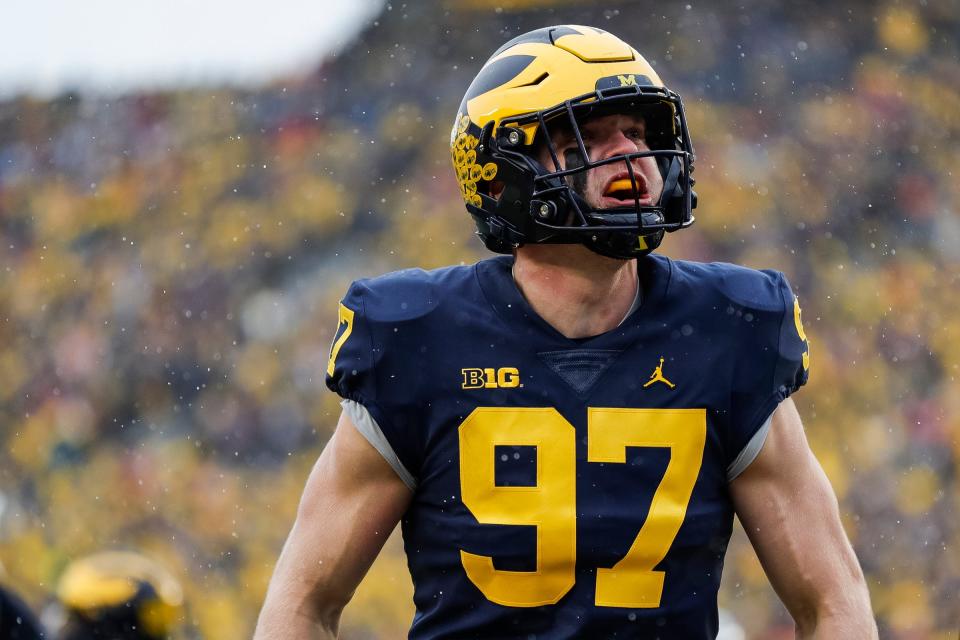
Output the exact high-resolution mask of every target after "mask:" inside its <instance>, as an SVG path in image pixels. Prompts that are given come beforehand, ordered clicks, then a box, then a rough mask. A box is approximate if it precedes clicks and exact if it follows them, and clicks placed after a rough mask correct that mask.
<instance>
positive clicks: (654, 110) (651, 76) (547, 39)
mask: <svg viewBox="0 0 960 640" xmlns="http://www.w3.org/2000/svg"><path fill="white" fill-rule="evenodd" d="M610 113H629V114H635V115H638V116H641V117H642V118H643V119H644V122H645V125H646V131H647V145H648V146H649V150H644V151H638V152H636V153H629V154H622V155H616V156H613V157H609V158H598V159H591V158H590V157H589V154H588V150H587V148H586V147H585V145H584V143H583V137H582V135H581V133H580V124H582V123H583V121H584V120H585V119H587V118H590V117H597V116H603V115H606V114H610ZM558 130H564V131H568V132H572V134H573V136H574V137H575V138H576V142H577V149H578V153H577V154H576V158H577V159H576V160H575V161H573V162H571V161H570V158H569V157H568V162H567V166H566V169H563V168H562V167H561V164H560V161H559V158H558V155H557V150H556V148H555V145H554V144H553V142H552V140H551V132H552V131H558ZM544 145H545V146H544ZM542 149H545V150H546V151H548V152H549V157H550V158H551V159H552V162H551V163H550V164H552V166H551V167H550V168H549V169H548V168H547V167H546V166H544V165H543V164H541V163H540V162H539V161H538V160H537V157H538V155H539V153H538V151H539V150H542ZM450 152H451V154H452V156H453V165H454V169H455V171H456V174H457V181H458V182H459V184H460V193H461V195H462V196H463V199H464V202H465V203H466V206H467V211H468V212H469V213H470V215H471V216H473V219H474V221H475V222H476V225H477V232H478V235H479V236H480V238H481V239H482V240H483V242H484V244H485V245H486V246H487V248H488V249H490V250H491V251H495V252H497V253H510V252H511V251H512V250H513V249H514V248H515V247H517V246H520V245H523V244H527V243H558V244H560V243H565V244H572V243H580V244H584V245H586V246H587V247H589V248H590V249H592V250H594V251H596V252H597V253H600V254H602V255H606V256H610V257H614V258H622V259H628V258H634V257H638V256H641V255H644V254H646V253H648V252H650V251H652V250H653V249H655V248H656V247H657V246H658V245H659V244H660V241H661V240H662V239H663V234H664V232H666V231H676V230H677V229H682V228H684V227H687V226H689V225H690V224H692V223H693V211H692V210H693V208H694V207H696V194H695V193H694V192H693V188H692V187H693V183H694V180H693V178H692V176H691V174H692V173H693V161H694V154H693V146H692V144H691V142H690V137H689V135H688V133H687V123H686V118H685V116H684V113H683V104H682V102H681V100H680V96H678V95H677V94H676V93H674V92H673V91H670V90H669V89H667V88H666V87H665V86H664V85H663V82H662V81H661V80H660V78H659V76H658V75H657V73H656V72H655V71H654V70H653V67H651V66H650V64H649V63H647V61H646V60H644V58H643V57H642V56H641V55H640V54H639V53H637V51H636V50H634V49H633V48H632V47H630V45H628V44H627V43H625V42H623V41H622V40H620V39H619V38H617V37H616V36H613V35H611V34H609V33H607V32H605V31H601V30H600V29H595V28H592V27H581V26H576V25H564V26H556V27H547V28H543V29H538V30H536V31H531V32H529V33H526V34H523V35H521V36H518V37H516V38H514V39H513V40H511V41H510V42H507V43H506V44H505V45H503V46H502V47H500V49H499V50H498V51H496V52H495V53H494V54H493V56H492V57H491V58H490V59H489V60H487V62H486V64H485V65H484V66H483V68H482V69H481V70H480V73H478V74H477V77H476V78H475V79H474V80H473V83H472V84H471V85H470V88H469V89H467V93H466V95H465V96H464V97H463V102H461V104H460V109H459V112H458V114H457V119H456V121H455V122H454V125H453V131H452V132H451V136H450ZM541 157H542V156H541ZM642 157H653V158H654V159H655V160H656V163H657V166H658V167H659V170H660V173H661V175H662V178H663V192H662V195H661V197H660V200H659V202H655V203H652V204H650V205H645V204H641V203H640V195H639V192H640V189H639V188H638V182H637V175H636V170H635V167H634V161H636V159H637V158H642ZM613 163H619V164H621V165H623V167H624V171H625V172H627V173H628V175H629V178H630V183H631V185H632V189H631V191H632V193H633V200H634V205H633V206H629V207H617V208H606V209H595V208H592V207H591V206H590V205H588V204H587V202H586V201H585V199H584V197H583V195H582V194H581V193H579V190H578V189H576V188H575V187H574V185H575V184H577V182H578V180H577V178H580V182H582V181H583V180H584V179H585V177H586V172H587V171H590V170H592V169H595V168H597V167H599V166H602V165H607V164H613ZM494 183H500V184H502V185H503V191H502V193H500V194H499V195H498V197H494V196H492V195H491V192H490V186H491V184H494ZM498 186H499V185H498Z"/></svg>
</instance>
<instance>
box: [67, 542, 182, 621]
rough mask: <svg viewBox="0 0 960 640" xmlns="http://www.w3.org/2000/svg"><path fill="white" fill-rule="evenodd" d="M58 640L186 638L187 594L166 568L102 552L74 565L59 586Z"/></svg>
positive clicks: (143, 559)
mask: <svg viewBox="0 0 960 640" xmlns="http://www.w3.org/2000/svg"><path fill="white" fill-rule="evenodd" d="M57 604H58V607H59V608H60V609H61V610H62V613H61V615H60V617H63V618H64V619H65V620H64V624H63V628H62V629H60V631H59V633H58V635H57V636H56V637H57V638H59V639H60V640H99V639H103V640H108V639H109V640H168V639H169V638H173V637H183V634H181V633H180V631H181V630H182V629H183V628H184V625H183V618H184V615H185V614H184V607H183V591H182V589H181V587H180V583H179V582H178V581H177V579H176V578H174V577H173V575H171V574H170V572H169V571H167V570H166V569H165V568H164V567H163V566H161V565H160V564H159V563H157V562H156V561H154V560H151V559H150V558H147V557H145V556H142V555H140V554H138V553H133V552H126V551H104V552H100V553H95V554H92V555H89V556H85V557H83V558H80V559H79V560H76V561H74V562H72V563H71V564H70V565H69V566H68V567H67V569H66V570H65V571H64V573H63V575H62V576H61V577H60V582H59V584H58V585H57Z"/></svg>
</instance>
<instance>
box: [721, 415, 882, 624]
mask: <svg viewBox="0 0 960 640" xmlns="http://www.w3.org/2000/svg"><path fill="white" fill-rule="evenodd" d="M730 491H731V494H732V497H733V502H734V507H735V508H736V511H737V516H738V517H739V518H740V521H741V523H742V524H743V528H744V529H745V530H746V532H747V535H748V536H749V537H750V541H751V542H752V543H753V546H754V548H755V549H756V551H757V555H758V556H759V558H760V563H761V564H762V565H763V568H764V570H765V571H766V573H767V576H768V577H769V578H770V582H771V583H772V584H773V588H774V589H775V590H776V592H777V594H779V596H780V598H781V599H782V600H783V603H784V605H786V607H787V609H788V610H789V612H790V615H792V616H793V619H794V621H795V622H796V625H797V637H798V638H823V639H827V638H849V639H851V640H856V639H859V638H876V637H877V628H876V624H875V622H874V620H873V614H872V612H871V609H870V596H869V593H868V592H867V585H866V582H865V580H864V577H863V572H862V571H861V569H860V565H859V563H858V562H857V558H856V556H855V555H854V552H853V548H852V547H851V546H850V542H849V541H848V540H847V536H846V534H845V533H844V530H843V527H842V525H841V523H840V512H839V508H838V505H837V497H836V495H835V494H834V492H833V488H832V487H831V486H830V481H829V480H828V479H827V476H826V474H824V472H823V469H822V468H821V467H820V463H819V462H818V461H817V459H816V457H814V455H813V452H812V451H811V450H810V447H809V445H808V444H807V439H806V436H805V435H804V432H803V425H802V424H801V422H800V416H799V414H798V413H797V408H796V406H795V405H794V403H793V401H792V400H791V399H789V398H788V399H786V400H784V401H783V402H781V403H780V405H779V407H778V408H777V410H776V411H775V412H774V414H773V422H772V425H771V427H770V431H769V433H768V435H767V437H766V441H765V442H764V444H763V448H762V449H761V450H760V453H759V454H758V455H757V457H756V459H755V460H754V461H753V462H752V463H751V464H750V466H748V467H747V468H746V470H744V471H743V473H741V474H740V475H739V476H737V477H736V478H735V479H734V480H733V481H732V482H731V483H730Z"/></svg>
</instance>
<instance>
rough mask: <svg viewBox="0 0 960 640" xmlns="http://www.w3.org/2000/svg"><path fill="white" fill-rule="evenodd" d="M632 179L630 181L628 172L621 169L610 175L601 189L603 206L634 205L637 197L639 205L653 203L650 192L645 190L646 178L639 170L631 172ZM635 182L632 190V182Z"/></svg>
mask: <svg viewBox="0 0 960 640" xmlns="http://www.w3.org/2000/svg"><path fill="white" fill-rule="evenodd" d="M633 179H634V181H633V182H631V180H630V174H629V173H628V172H626V171H622V172H620V173H618V174H616V175H614V176H611V178H610V180H609V181H607V185H606V187H605V188H604V189H603V196H602V197H601V199H600V200H601V203H602V204H603V206H604V207H632V206H635V205H636V202H637V199H639V201H640V204H641V205H650V204H653V202H652V200H653V199H652V198H651V197H650V193H649V192H648V191H647V180H646V178H644V177H643V174H642V173H640V172H639V171H634V172H633ZM634 182H636V185H637V190H636V192H634V190H633V184H634ZM638 196H639V198H638Z"/></svg>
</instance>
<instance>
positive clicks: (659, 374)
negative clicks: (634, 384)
mask: <svg viewBox="0 0 960 640" xmlns="http://www.w3.org/2000/svg"><path fill="white" fill-rule="evenodd" d="M654 382H662V383H663V384H665V385H667V386H668V387H670V388H671V389H673V388H674V387H676V386H677V385H675V384H673V383H672V382H670V381H669V380H667V379H666V378H665V377H664V376H663V356H660V364H658V365H657V368H656V369H654V370H653V373H651V374H650V380H649V381H648V382H647V383H646V384H645V385H643V388H644V389H646V388H647V387H649V386H650V385H652V384H653V383H654Z"/></svg>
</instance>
